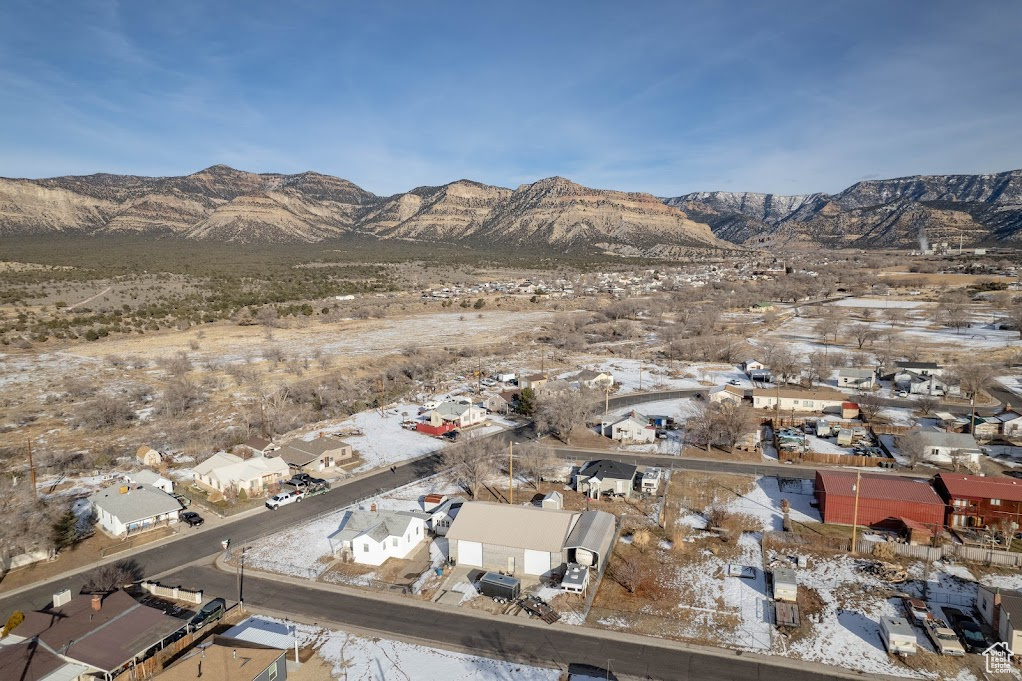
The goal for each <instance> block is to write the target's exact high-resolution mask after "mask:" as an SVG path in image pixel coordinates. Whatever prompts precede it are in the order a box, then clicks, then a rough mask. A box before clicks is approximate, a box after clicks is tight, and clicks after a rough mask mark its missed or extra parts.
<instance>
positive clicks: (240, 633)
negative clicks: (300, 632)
mask: <svg viewBox="0 0 1022 681" xmlns="http://www.w3.org/2000/svg"><path fill="white" fill-rule="evenodd" d="M223 635H224V636H225V637H227V638H235V639H238V640H239V641H248V642H249V643H258V644H259V645H264V646H269V647H270V648H280V649H281V650H287V649H289V648H292V647H294V644H295V637H294V635H293V634H292V633H291V629H290V628H289V627H288V625H287V624H285V623H284V622H278V621H276V620H270V619H266V618H263V617H249V618H248V619H247V620H245V621H243V622H242V623H241V624H238V625H237V626H235V627H232V628H230V629H228V630H227V631H225V632H224V633H223Z"/></svg>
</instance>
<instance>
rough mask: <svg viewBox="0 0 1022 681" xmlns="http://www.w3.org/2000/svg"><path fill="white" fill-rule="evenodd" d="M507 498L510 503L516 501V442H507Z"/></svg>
mask: <svg viewBox="0 0 1022 681" xmlns="http://www.w3.org/2000/svg"><path fill="white" fill-rule="evenodd" d="M507 498H508V503H509V504H513V503H515V443H514V442H508V443H507Z"/></svg>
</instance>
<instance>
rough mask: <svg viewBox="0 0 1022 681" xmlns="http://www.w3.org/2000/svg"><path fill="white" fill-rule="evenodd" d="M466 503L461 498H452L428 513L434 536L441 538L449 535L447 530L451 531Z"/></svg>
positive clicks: (430, 527)
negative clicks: (452, 524)
mask: <svg viewBox="0 0 1022 681" xmlns="http://www.w3.org/2000/svg"><path fill="white" fill-rule="evenodd" d="M464 503H465V500H464V499H462V498H461V497H450V498H449V499H444V500H443V501H442V502H441V503H440V504H439V505H437V506H434V507H433V508H431V509H429V510H428V511H426V513H427V514H429V529H430V530H431V531H432V532H433V534H435V535H438V536H440V537H442V536H444V535H445V534H447V530H448V529H450V527H451V523H453V522H454V519H455V518H457V517H458V511H460V510H461V507H462V505H463V504H464Z"/></svg>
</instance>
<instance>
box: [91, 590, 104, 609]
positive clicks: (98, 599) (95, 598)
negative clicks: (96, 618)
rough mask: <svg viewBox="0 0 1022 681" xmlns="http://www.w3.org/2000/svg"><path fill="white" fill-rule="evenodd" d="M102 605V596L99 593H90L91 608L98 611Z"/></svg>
mask: <svg viewBox="0 0 1022 681" xmlns="http://www.w3.org/2000/svg"><path fill="white" fill-rule="evenodd" d="M102 607H103V597H102V596H100V595H99V594H93V595H92V609H93V610H95V611H97V612H99V609H100V608H102Z"/></svg>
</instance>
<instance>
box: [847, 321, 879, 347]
mask: <svg viewBox="0 0 1022 681" xmlns="http://www.w3.org/2000/svg"><path fill="white" fill-rule="evenodd" d="M852 337H853V338H855V342H856V343H857V344H858V346H859V350H862V348H863V346H865V345H866V344H867V343H872V342H873V339H875V338H876V337H877V332H876V329H874V328H873V326H872V325H871V324H855V325H854V326H853V327H852Z"/></svg>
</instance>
